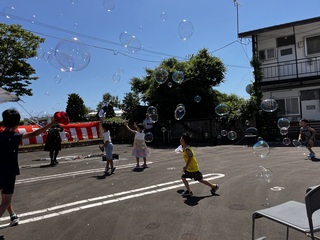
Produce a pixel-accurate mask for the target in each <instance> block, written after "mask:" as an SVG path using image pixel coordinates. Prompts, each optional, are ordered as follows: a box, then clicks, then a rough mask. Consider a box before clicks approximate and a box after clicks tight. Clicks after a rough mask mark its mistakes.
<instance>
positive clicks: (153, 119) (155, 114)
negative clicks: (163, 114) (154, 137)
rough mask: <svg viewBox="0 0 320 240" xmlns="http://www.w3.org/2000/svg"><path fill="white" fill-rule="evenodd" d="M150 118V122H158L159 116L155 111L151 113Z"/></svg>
mask: <svg viewBox="0 0 320 240" xmlns="http://www.w3.org/2000/svg"><path fill="white" fill-rule="evenodd" d="M150 119H151V121H152V122H154V123H155V122H158V121H159V116H158V114H157V113H154V114H151V115H150Z"/></svg>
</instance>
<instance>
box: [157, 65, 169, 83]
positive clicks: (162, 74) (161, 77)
mask: <svg viewBox="0 0 320 240" xmlns="http://www.w3.org/2000/svg"><path fill="white" fill-rule="evenodd" d="M168 76H169V73H168V71H167V70H165V69H164V68H158V69H157V70H156V71H155V72H154V78H155V80H156V81H157V83H160V84H162V83H165V82H166V81H167V80H168Z"/></svg>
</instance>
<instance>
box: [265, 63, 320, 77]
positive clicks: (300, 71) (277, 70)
mask: <svg viewBox="0 0 320 240" xmlns="http://www.w3.org/2000/svg"><path fill="white" fill-rule="evenodd" d="M261 68H262V71H263V80H262V81H274V80H285V79H298V78H305V77H313V76H319V75H320V59H319V58H303V59H297V60H292V61H284V62H276V63H268V64H262V66H261Z"/></svg>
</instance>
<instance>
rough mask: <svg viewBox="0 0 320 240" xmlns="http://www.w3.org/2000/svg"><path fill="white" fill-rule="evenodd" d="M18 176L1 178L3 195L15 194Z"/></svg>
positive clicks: (0, 183) (0, 186) (0, 185)
mask: <svg viewBox="0 0 320 240" xmlns="http://www.w3.org/2000/svg"><path fill="white" fill-rule="evenodd" d="M15 182H16V175H12V176H0V189H1V191H2V194H13V193H14V184H15Z"/></svg>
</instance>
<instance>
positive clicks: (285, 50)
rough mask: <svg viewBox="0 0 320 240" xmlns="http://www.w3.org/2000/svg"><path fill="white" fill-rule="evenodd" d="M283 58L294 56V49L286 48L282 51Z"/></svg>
mask: <svg viewBox="0 0 320 240" xmlns="http://www.w3.org/2000/svg"><path fill="white" fill-rule="evenodd" d="M280 54H281V56H286V55H291V54H292V48H286V49H282V50H280Z"/></svg>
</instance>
